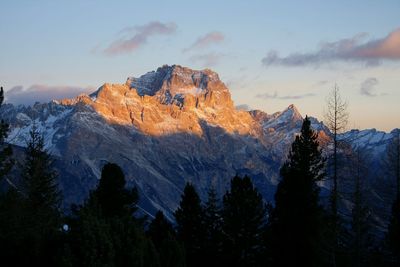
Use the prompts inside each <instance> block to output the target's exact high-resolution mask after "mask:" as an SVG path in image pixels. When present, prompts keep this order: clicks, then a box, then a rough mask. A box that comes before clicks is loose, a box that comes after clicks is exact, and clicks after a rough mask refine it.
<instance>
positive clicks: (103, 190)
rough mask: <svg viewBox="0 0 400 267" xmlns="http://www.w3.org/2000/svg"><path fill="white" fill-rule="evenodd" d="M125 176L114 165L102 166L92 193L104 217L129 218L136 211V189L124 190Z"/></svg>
mask: <svg viewBox="0 0 400 267" xmlns="http://www.w3.org/2000/svg"><path fill="white" fill-rule="evenodd" d="M125 183H126V181H125V176H124V173H123V172H122V170H121V168H120V167H119V166H118V165H117V164H114V163H107V164H105V165H104V167H103V170H102V172H101V178H100V182H99V185H98V187H97V190H96V191H95V192H94V193H95V195H96V199H97V201H98V205H99V208H100V209H101V212H102V214H103V215H104V216H106V217H114V216H117V217H118V216H124V215H128V216H131V215H132V214H133V213H134V212H135V210H136V204H137V201H138V194H137V191H136V188H133V189H132V190H128V189H126V188H125Z"/></svg>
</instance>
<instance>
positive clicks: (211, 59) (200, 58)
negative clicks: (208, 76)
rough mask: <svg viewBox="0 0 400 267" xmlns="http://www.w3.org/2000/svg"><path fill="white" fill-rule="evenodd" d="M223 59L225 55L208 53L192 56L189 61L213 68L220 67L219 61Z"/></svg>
mask: <svg viewBox="0 0 400 267" xmlns="http://www.w3.org/2000/svg"><path fill="white" fill-rule="evenodd" d="M223 57H224V55H223V54H220V53H207V54H199V55H194V56H191V57H190V58H189V60H190V61H192V62H193V63H199V64H201V65H202V66H203V67H213V66H215V65H218V63H219V61H220V60H221V58H223Z"/></svg>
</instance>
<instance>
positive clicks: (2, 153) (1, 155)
mask: <svg viewBox="0 0 400 267" xmlns="http://www.w3.org/2000/svg"><path fill="white" fill-rule="evenodd" d="M3 101H4V90H3V87H0V107H1V105H2V104H3ZM8 131H9V125H8V124H7V123H6V122H5V121H4V120H3V119H1V120H0V181H1V180H2V179H3V178H4V176H5V175H7V174H8V172H9V171H10V169H11V167H12V166H13V160H12V159H11V155H12V149H11V145H9V144H6V143H5V140H6V138H7V136H8Z"/></svg>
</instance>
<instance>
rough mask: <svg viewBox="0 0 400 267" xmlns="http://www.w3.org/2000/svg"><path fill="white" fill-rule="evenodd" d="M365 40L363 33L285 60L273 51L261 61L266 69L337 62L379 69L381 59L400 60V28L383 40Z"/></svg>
mask: <svg viewBox="0 0 400 267" xmlns="http://www.w3.org/2000/svg"><path fill="white" fill-rule="evenodd" d="M366 37H367V34H365V33H361V34H358V35H356V36H354V37H352V38H348V39H342V40H339V41H336V42H328V43H322V44H321V45H320V48H319V50H317V51H315V52H312V53H293V54H290V55H288V56H286V57H281V56H279V54H278V52H277V51H274V50H272V51H270V52H269V53H268V54H267V55H266V56H265V57H264V58H263V59H262V60H261V61H262V64H263V65H264V66H266V67H268V66H272V65H276V66H294V67H296V66H311V65H312V66H319V65H322V64H326V63H330V62H337V61H342V62H359V63H364V64H365V65H366V66H376V65H379V64H380V63H381V61H382V60H392V61H400V28H399V29H396V30H394V31H393V32H391V33H390V34H388V35H387V36H386V37H384V38H381V39H375V40H370V41H365V39H366Z"/></svg>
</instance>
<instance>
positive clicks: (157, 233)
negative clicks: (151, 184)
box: [0, 88, 400, 267]
mask: <svg viewBox="0 0 400 267" xmlns="http://www.w3.org/2000/svg"><path fill="white" fill-rule="evenodd" d="M3 99H4V92H3V89H2V88H1V91H0V104H1V103H2V102H3ZM8 132H9V126H8V124H7V123H6V122H4V121H3V120H1V122H0V179H1V180H2V182H3V181H7V179H8V177H9V175H10V174H11V172H14V173H17V175H18V183H17V184H14V183H10V181H9V180H8V181H7V182H8V184H9V185H10V186H9V187H8V189H7V190H4V191H3V192H1V194H0V257H1V261H2V265H3V266H168V267H169V266H171V267H172V266H188V267H191V266H277V267H278V266H400V182H399V181H400V180H399V176H400V174H399V166H398V164H399V153H400V152H399V147H400V145H399V138H397V139H396V138H395V139H394V141H393V145H392V146H391V149H389V150H388V151H389V152H388V158H387V163H388V165H387V166H388V170H389V171H390V174H388V175H390V177H392V178H393V179H394V180H396V181H397V194H396V198H395V199H394V200H393V208H392V214H391V219H390V222H389V224H388V226H387V229H385V236H384V237H383V238H381V239H377V238H374V237H373V234H372V230H371V223H370V216H371V213H370V211H369V209H368V208H369V207H368V205H367V204H366V201H365V198H366V197H365V195H366V194H368V192H367V191H366V190H365V189H364V187H363V183H362V182H363V177H364V173H363V165H362V161H363V158H364V157H365V156H366V155H363V154H362V152H360V151H355V152H354V153H352V156H351V159H352V160H353V161H354V163H353V166H354V170H352V171H354V173H353V172H352V175H353V177H354V183H353V186H352V187H351V188H352V202H353V203H352V208H351V211H352V214H351V218H350V223H346V222H345V220H344V218H342V217H343V216H342V214H341V213H340V212H339V211H338V210H337V208H336V200H337V198H338V197H340V196H339V195H338V194H337V192H335V191H334V190H333V191H332V193H331V194H332V195H331V197H330V200H331V201H329V203H328V204H324V203H323V201H322V199H321V193H320V186H319V185H318V183H320V182H321V181H324V180H326V179H328V178H329V174H328V172H327V169H328V168H327V167H328V165H329V164H330V162H329V161H328V160H327V159H326V158H325V157H324V156H323V153H322V151H321V148H320V146H319V143H318V135H317V134H316V132H314V131H313V129H312V128H311V123H310V120H309V119H308V118H307V117H306V118H305V119H304V121H303V125H302V128H301V132H300V134H299V135H297V136H296V138H295V140H294V142H293V144H292V146H291V150H290V153H289V155H288V158H287V161H286V162H285V163H284V164H283V166H282V167H281V169H280V177H281V179H280V182H279V185H278V187H277V190H276V192H275V199H274V200H275V201H274V203H265V202H264V200H263V198H262V196H261V194H260V193H259V192H258V190H257V188H255V186H254V185H253V183H252V181H251V179H250V177H248V176H244V177H240V176H235V177H233V178H232V180H231V183H230V188H229V190H227V192H226V193H225V194H224V195H223V196H222V198H218V196H217V194H216V192H215V190H214V189H213V188H210V190H209V193H208V197H207V199H205V200H204V201H202V200H201V199H200V197H199V195H198V194H197V192H196V188H195V187H194V186H193V185H192V184H190V183H188V184H186V186H185V188H184V191H183V194H182V196H181V202H180V204H179V206H178V208H177V209H176V211H175V213H174V216H175V222H174V223H172V222H170V221H168V220H167V219H166V217H165V216H164V214H163V213H162V212H161V211H159V212H158V213H157V214H156V215H155V217H154V218H152V219H150V218H148V217H140V216H138V215H137V212H136V211H137V203H138V199H139V197H140V196H139V194H138V192H137V190H136V189H135V188H132V189H127V188H126V181H125V175H124V173H123V171H122V169H121V168H120V167H119V166H118V165H116V164H114V163H107V164H105V165H104V166H103V169H102V173H101V178H100V181H99V183H98V186H97V188H96V189H95V190H93V191H92V192H91V193H90V195H89V197H88V198H87V199H86V201H85V202H84V203H83V204H82V205H79V206H78V205H74V206H72V207H71V212H70V213H68V214H64V213H62V212H61V209H60V205H61V202H62V199H61V193H60V191H59V188H58V185H57V173H56V172H55V170H54V168H53V165H52V159H51V157H50V155H49V153H48V152H47V151H46V149H45V148H44V143H45V140H44V138H43V136H42V135H41V133H40V132H39V131H38V130H37V128H36V127H33V128H32V130H31V132H30V139H29V140H27V149H26V150H25V152H24V153H25V155H24V159H23V160H22V161H15V160H14V157H13V151H12V147H11V146H10V145H9V144H7V143H6V142H5V140H6V138H7V134H8ZM396 164H397V165H396ZM339 168H340V165H335V170H336V169H339ZM335 175H336V174H335Z"/></svg>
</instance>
